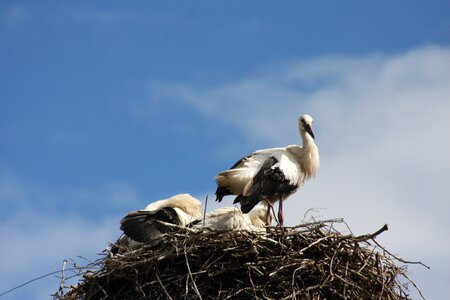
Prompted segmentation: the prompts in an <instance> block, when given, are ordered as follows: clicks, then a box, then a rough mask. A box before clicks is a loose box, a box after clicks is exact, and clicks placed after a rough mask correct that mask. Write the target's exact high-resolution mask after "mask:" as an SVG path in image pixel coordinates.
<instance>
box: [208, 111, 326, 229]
mask: <svg viewBox="0 0 450 300" xmlns="http://www.w3.org/2000/svg"><path fill="white" fill-rule="evenodd" d="M312 122H313V119H312V117H311V116H309V115H303V116H301V117H300V118H299V121H298V124H299V131H300V136H301V138H302V141H303V146H299V145H290V146H287V147H284V148H271V149H264V150H258V151H256V152H254V153H252V154H250V155H248V156H245V157H243V158H241V159H240V160H239V161H237V162H236V163H235V164H234V165H233V166H232V167H231V168H230V169H229V170H226V171H223V172H221V173H219V174H218V175H217V176H216V177H215V179H216V182H217V185H218V187H217V190H216V196H217V199H216V200H217V201H219V202H220V201H222V198H223V197H224V196H226V195H237V197H236V199H235V201H234V203H240V204H241V210H242V212H244V213H248V212H249V211H251V210H252V208H253V207H254V206H255V205H256V204H257V203H259V202H261V201H268V202H269V203H270V204H272V203H274V202H275V201H278V200H280V204H279V211H278V221H279V223H280V225H282V224H283V208H282V204H283V200H284V199H285V198H287V197H288V196H289V195H291V194H292V193H294V192H295V191H296V190H297V189H298V188H299V187H300V186H302V185H303V184H304V182H305V181H306V180H307V179H309V178H311V177H314V176H315V174H316V172H317V170H318V168H319V165H320V158H319V151H318V149H317V146H316V144H315V143H314V133H313V131H312Z"/></svg>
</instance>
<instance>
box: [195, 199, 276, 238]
mask: <svg viewBox="0 0 450 300" xmlns="http://www.w3.org/2000/svg"><path fill="white" fill-rule="evenodd" d="M267 209H268V207H267V203H266V202H262V203H260V204H258V205H256V206H255V207H254V208H253V209H252V210H251V211H250V212H249V213H248V214H244V213H242V211H241V210H240V209H239V208H236V207H223V208H218V209H215V210H213V211H211V212H209V213H207V214H206V215H205V223H204V224H203V223H202V222H199V223H198V224H196V225H195V226H194V228H195V229H201V228H210V229H213V230H247V231H256V232H265V230H266V229H265V226H266V212H267Z"/></svg>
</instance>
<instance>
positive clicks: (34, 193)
mask: <svg viewBox="0 0 450 300" xmlns="http://www.w3.org/2000/svg"><path fill="white" fill-rule="evenodd" d="M0 199H1V200H2V203H4V204H6V206H3V207H2V208H0V215H7V214H8V213H9V212H10V210H11V209H14V210H15V211H21V210H24V209H33V210H40V211H43V210H45V211H47V213H55V212H60V211H62V212H64V214H71V213H72V214H73V213H75V212H80V211H85V208H86V207H89V208H90V210H92V211H100V212H102V211H103V212H104V213H107V212H115V211H119V210H122V209H124V207H129V206H130V205H138V204H139V203H140V197H139V195H138V193H137V191H136V190H135V189H134V187H133V186H132V185H130V184H129V183H127V182H120V181H115V182H107V183H104V184H101V185H99V186H95V187H83V186H56V187H55V186H54V187H48V186H45V185H42V184H37V183H34V182H29V181H27V180H24V179H22V178H20V177H19V176H18V175H16V174H15V173H14V172H11V171H1V170H0ZM85 213H89V212H88V211H87V212H85Z"/></svg>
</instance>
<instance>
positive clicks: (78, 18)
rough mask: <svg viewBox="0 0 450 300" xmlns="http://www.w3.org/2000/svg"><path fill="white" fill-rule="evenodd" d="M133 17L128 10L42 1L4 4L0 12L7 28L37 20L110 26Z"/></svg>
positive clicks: (133, 14)
mask: <svg viewBox="0 0 450 300" xmlns="http://www.w3.org/2000/svg"><path fill="white" fill-rule="evenodd" d="M134 17H135V13H134V12H133V11H130V10H118V9H117V10H114V9H109V8H98V7H94V6H92V5H90V6H88V5H73V4H69V3H64V4H62V3H60V4H58V5H52V6H47V5H45V4H43V3H40V4H37V3H20V4H13V5H10V6H6V9H5V10H4V12H2V13H1V14H0V22H1V24H2V25H3V26H4V27H6V28H9V29H20V28H22V27H23V26H24V25H27V24H28V25H29V24H33V23H37V22H49V23H57V24H79V25H81V24H87V25H96V26H101V27H110V26H114V25H119V24H123V23H124V22H128V21H130V20H133V18H134Z"/></svg>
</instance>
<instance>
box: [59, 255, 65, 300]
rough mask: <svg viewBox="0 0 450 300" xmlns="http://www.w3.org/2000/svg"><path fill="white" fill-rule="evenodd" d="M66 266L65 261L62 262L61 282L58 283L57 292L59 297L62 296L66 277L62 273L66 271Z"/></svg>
mask: <svg viewBox="0 0 450 300" xmlns="http://www.w3.org/2000/svg"><path fill="white" fill-rule="evenodd" d="M66 264H67V260H64V261H63V266H62V269H61V282H60V283H59V290H58V293H61V295H63V290H64V281H65V278H66V276H65V274H64V271H65V269H66Z"/></svg>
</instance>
